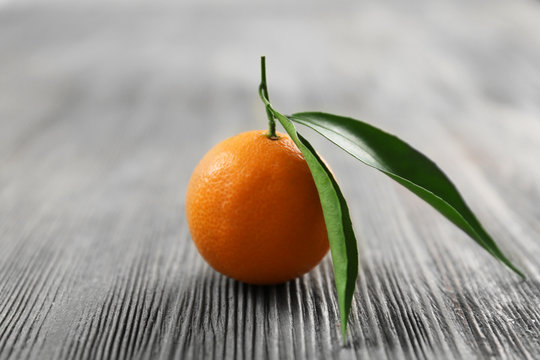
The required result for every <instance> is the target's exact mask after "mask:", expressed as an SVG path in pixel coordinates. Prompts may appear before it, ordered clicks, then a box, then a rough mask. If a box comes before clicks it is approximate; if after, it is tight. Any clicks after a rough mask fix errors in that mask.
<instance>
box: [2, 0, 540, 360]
mask: <svg viewBox="0 0 540 360" xmlns="http://www.w3.org/2000/svg"><path fill="white" fill-rule="evenodd" d="M486 6H487V8H486ZM539 20H540V6H539V5H538V3H534V2H526V1H521V0H520V1H513V2H510V3H509V2H503V1H494V2H490V3H489V4H487V3H486V4H484V3H483V2H481V1H476V2H454V3H448V4H434V3H431V2H424V1H420V0H418V1H414V2H410V4H409V5H408V7H407V8H406V9H404V8H403V7H402V5H400V4H399V2H385V3H380V4H379V3H377V4H339V5H335V4H332V5H329V4H326V3H324V2H309V6H308V4H307V3H306V4H300V3H288V2H284V1H278V2H274V3H273V4H271V5H269V4H267V5H260V4H251V3H249V2H247V1H240V0H239V1H235V2H232V3H228V4H226V5H225V4H219V3H199V2H193V3H183V4H172V3H167V2H162V3H159V4H152V5H150V4H136V3H110V4H107V5H105V4H78V5H74V4H67V3H66V4H62V3H50V4H17V3H8V4H5V5H3V7H2V8H0V249H1V250H0V358H10V359H11V358H13V359H18V358H25V359H74V358H76V359H94V358H115V359H134V358H135V359H145V358H147V359H166V358H212V359H222V358H226V359H251V358H256V359H260V358H269V359H293V358H299V359H301V358H305V359H313V358H325V359H326V358H380V359H383V358H391V359H400V358H407V359H408V358H426V359H431V358H525V359H534V358H539V357H540V282H539V280H540V261H539V259H540V243H539V242H538V238H539V235H540V211H539V208H538V205H537V204H538V202H539V201H540V190H539V189H540V188H539V187H538V184H539V183H540V167H539V166H538V156H537V155H538V154H539V153H540V123H539V122H538V119H539V115H540V106H539V103H538V88H539V84H540V68H539V67H538V66H537V65H536V64H539V63H540V38H539V37H538V35H537V34H538V33H539V31H540V25H538V24H540V21H539ZM261 52H265V53H266V55H267V56H268V62H269V70H268V75H269V76H268V78H269V83H270V93H271V97H272V99H273V101H274V102H275V104H276V107H277V108H279V109H282V110H283V111H284V112H291V110H311V109H320V110H326V111H331V112H337V113H342V114H348V115H352V116H357V117H359V118H362V119H363V120H367V121H370V122H372V123H374V124H375V125H377V126H380V127H383V128H385V129H387V130H389V131H391V132H394V133H397V134H400V137H402V138H403V139H406V140H407V141H409V142H410V143H411V144H413V145H414V146H416V147H417V148H419V149H420V150H422V151H424V152H425V153H427V154H429V155H430V157H432V158H433V159H435V160H436V161H437V163H438V164H440V166H441V167H442V168H443V169H445V171H446V172H447V173H448V174H449V175H450V177H451V178H452V179H454V181H455V183H456V184H457V185H458V188H460V189H461V190H462V192H463V194H464V195H465V198H466V199H467V200H468V202H469V204H470V205H471V207H472V208H473V209H474V210H475V212H477V213H478V215H479V217H480V219H481V220H482V222H483V223H484V224H485V225H486V227H487V228H488V229H489V231H490V232H491V233H493V234H494V237H495V239H496V241H497V242H498V243H500V244H501V247H502V248H503V249H505V250H506V251H507V252H508V253H509V254H510V256H511V258H512V259H513V260H514V261H515V263H516V264H518V265H519V267H520V268H522V269H524V271H525V272H526V273H527V275H528V279H527V280H526V281H521V280H519V279H518V278H517V277H516V276H514V275H513V274H512V273H510V272H509V271H508V270H506V269H505V268H504V267H503V266H501V265H500V264H499V263H497V262H496V261H495V260H493V259H491V258H490V257H489V256H488V255H487V254H486V253H485V251H483V250H482V249H481V248H480V247H478V246H476V245H475V244H474V243H473V242H472V241H471V240H470V239H468V238H467V237H466V236H465V235H464V234H462V233H461V232H460V231H459V230H457V229H455V228H454V227H453V226H452V225H450V224H449V223H447V222H446V221H445V220H444V219H443V218H442V217H441V216H440V215H438V214H437V213H435V211H433V210H432V209H431V208H429V207H428V206H427V205H425V204H423V203H422V202H421V201H420V200H418V199H417V198H415V197H414V196H413V195H411V194H409V193H408V192H407V191H406V190H404V189H403V188H401V187H399V186H398V185H395V184H393V183H392V182H391V180H389V179H387V178H386V177H384V176H383V175H382V174H379V173H376V172H373V171H372V170H371V169H367V168H365V167H362V166H361V165H360V164H358V163H357V162H356V161H355V160H354V159H351V158H348V157H344V156H343V154H342V153H340V152H339V151H338V150H336V149H335V148H334V147H333V146H332V145H331V144H328V143H326V142H323V141H322V140H320V139H319V138H317V137H316V136H314V134H313V133H311V132H309V131H306V130H305V129H302V131H303V133H304V132H305V134H306V135H307V136H308V137H309V138H310V140H311V139H313V143H314V144H315V145H316V147H317V149H318V150H319V151H320V152H321V153H322V154H323V155H324V156H325V158H326V159H327V160H328V162H329V163H330V164H331V166H332V168H333V170H334V172H335V173H336V175H337V177H338V179H339V181H340V184H341V186H342V189H343V191H344V193H345V195H346V196H347V197H348V199H349V205H350V208H351V215H352V218H353V222H354V224H355V229H356V232H357V235H358V238H359V247H360V250H361V251H360V263H361V265H360V266H361V268H360V276H359V279H358V283H357V285H358V288H357V293H356V295H355V298H354V303H353V308H352V314H351V319H350V323H349V329H350V331H349V338H348V342H347V344H346V345H345V346H343V345H342V343H341V338H340V333H341V330H340V328H339V314H338V306H337V302H336V295H335V289H334V287H333V273H332V267H331V262H330V258H329V257H327V258H325V259H324V260H323V262H322V263H321V265H320V266H318V267H317V268H316V269H314V270H313V271H312V272H310V273H309V274H307V275H305V276H304V277H302V278H300V279H297V280H294V281H291V282H289V283H287V284H283V285H279V286H270V287H257V286H250V285H246V284H242V283H239V282H236V281H233V280H231V279H227V278H225V277H223V276H221V275H219V274H217V273H216V272H214V271H213V270H212V269H211V268H209V267H208V266H207V265H206V263H205V262H204V261H203V260H202V259H201V257H200V256H199V255H198V253H197V251H196V249H195V248H194V246H193V244H192V242H191V239H190V236H189V230H188V228H187V226H186V223H185V219H184V209H183V202H184V191H185V187H186V184H187V181H188V179H189V175H190V173H191V170H192V169H193V167H194V166H195V164H196V163H197V161H198V159H200V158H201V156H202V155H203V154H204V153H205V152H206V151H207V150H208V149H209V148H210V147H211V146H212V145H213V144H215V143H216V142H218V141H219V140H221V139H223V138H225V137H228V136H231V135H233V134H235V133H238V132H240V131H243V130H248V129H252V128H261V127H265V126H266V125H265V114H264V110H263V107H262V105H261V104H260V102H259V101H258V99H257V94H256V87H257V84H258V76H259V75H258V63H257V62H258V56H259V55H261ZM510 69H511V70H510Z"/></svg>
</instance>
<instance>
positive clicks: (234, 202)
mask: <svg viewBox="0 0 540 360" xmlns="http://www.w3.org/2000/svg"><path fill="white" fill-rule="evenodd" d="M277 135H278V137H279V139H278V140H271V139H269V138H267V137H266V131H262V130H256V131H248V132H244V133H241V134H238V135H236V136H234V137H231V138H229V139H227V140H224V141H222V142H221V143H219V144H217V145H216V146H215V147H214V148H212V149H211V150H210V151H209V152H208V153H207V154H206V155H205V156H204V157H203V158H202V160H201V161H200V162H199V164H198V165H197V167H196V168H195V170H194V171H193V174H192V176H191V179H190V181H189V185H188V188H187V194H186V215H187V221H188V225H189V229H190V232H191V236H192V239H193V242H194V243H195V246H196V247H197V249H198V250H199V252H200V254H201V255H202V256H203V258H204V259H205V260H206V261H207V262H208V263H209V264H210V265H211V266H212V267H213V268H214V269H215V270H217V271H219V272H220V273H222V274H224V275H227V276H229V277H231V278H233V279H236V280H239V281H243V282H246V283H251V284H278V283H283V282H286V281H289V280H292V279H294V278H296V277H298V276H300V275H302V274H304V273H306V272H308V271H309V270H311V269H312V268H313V267H314V266H316V265H317V264H318V263H319V262H320V261H321V259H322V258H323V257H324V256H325V254H326V253H327V252H328V249H329V246H328V236H327V233H326V225H325V222H324V217H323V213H322V209H321V204H320V201H319V195H318V193H317V189H316V187H315V183H314V181H313V178H312V176H311V173H310V171H309V168H308V165H307V163H306V161H305V160H304V157H303V156H302V153H301V152H300V150H298V148H297V147H296V145H295V144H294V143H293V142H292V140H291V139H290V138H289V137H288V136H287V135H285V134H281V133H277Z"/></svg>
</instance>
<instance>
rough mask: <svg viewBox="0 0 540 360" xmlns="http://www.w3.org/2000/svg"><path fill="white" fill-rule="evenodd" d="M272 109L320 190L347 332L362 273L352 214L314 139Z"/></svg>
mask: <svg viewBox="0 0 540 360" xmlns="http://www.w3.org/2000/svg"><path fill="white" fill-rule="evenodd" d="M267 109H270V110H271V111H272V113H273V114H274V116H275V117H276V118H277V119H278V120H279V122H280V123H281V125H282V126H283V127H284V128H285V131H287V133H288V134H289V136H290V137H291V139H292V140H293V142H294V143H295V144H296V146H297V147H298V149H300V151H301V152H302V154H303V155H304V158H305V159H306V162H307V164H308V166H309V169H310V170H311V174H312V175H313V180H314V181H315V185H316V186H317V191H318V192H319V198H320V201H321V206H322V210H323V214H324V221H325V223H326V229H327V231H328V241H329V243H330V250H331V253H332V263H333V266H334V275H335V281H336V288H337V295H338V303H339V312H340V317H341V330H342V334H343V338H345V336H346V331H347V319H348V317H349V312H350V311H351V303H352V297H353V293H354V287H355V285H356V277H357V276H358V250H357V248H356V238H355V237H354V231H353V228H352V223H351V219H350V217H349V209H348V207H347V203H346V201H345V198H344V197H343V194H342V193H341V190H340V189H339V186H338V184H337V182H336V180H335V179H334V176H333V175H332V173H331V172H330V171H329V170H328V168H327V167H326V165H325V164H324V162H323V161H321V159H320V158H319V156H318V155H317V152H316V151H315V150H314V149H313V147H312V146H311V145H310V143H309V142H308V141H307V140H306V139H304V138H303V137H302V136H301V135H300V134H298V133H297V132H296V129H295V128H294V125H293V124H292V122H291V121H290V120H289V119H287V118H286V117H285V116H284V115H282V114H280V113H279V112H277V111H275V110H274V109H272V108H271V107H269V106H268V107H267Z"/></svg>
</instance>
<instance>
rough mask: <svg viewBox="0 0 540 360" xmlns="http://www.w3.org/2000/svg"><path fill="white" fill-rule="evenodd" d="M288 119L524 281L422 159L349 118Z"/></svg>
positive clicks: (322, 115) (450, 188) (307, 115)
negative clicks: (430, 210)
mask: <svg viewBox="0 0 540 360" xmlns="http://www.w3.org/2000/svg"><path fill="white" fill-rule="evenodd" d="M289 118H290V120H292V121H294V122H297V123H299V124H302V125H305V126H308V127H310V128H312V129H313V130H315V131H317V132H318V133H320V134H321V135H323V136H324V137H326V138H328V139H329V140H330V141H332V142H333V143H335V144H336V145H337V146H339V147H341V148H342V149H343V150H345V151H346V152H348V153H349V154H351V155H352V156H354V157H355V158H357V159H358V160H360V161H362V162H363V163H365V164H366V165H369V166H371V167H374V168H375V169H378V170H380V171H382V172H383V173H385V174H386V175H388V176H389V177H391V178H392V179H394V180H395V181H397V182H398V183H400V184H401V185H403V186H405V187H406V188H407V189H409V190H411V191H412V192H413V193H415V194H416V195H418V196H419V197H420V198H422V199H423V200H425V201H426V202H427V203H428V204H430V205H431V206H433V207H434V208H435V209H436V210H437V211H439V212H440V213H441V214H443V215H444V216H445V217H446V218H447V219H448V220H450V221H451V222H453V223H454V224H455V225H456V226H457V227H459V228H460V229H462V230H463V231H465V233H467V234H468V235H469V236H470V237H471V238H472V239H473V240H475V241H476V242H477V243H478V244H480V246H482V247H483V248H484V249H486V250H487V251H488V252H489V253H490V254H491V255H493V256H494V257H495V258H497V259H499V260H500V261H502V262H503V263H504V264H506V265H507V266H508V267H509V268H510V269H512V270H514V271H515V272H516V273H517V274H518V275H520V276H521V277H523V278H524V275H523V274H522V273H521V272H520V271H519V270H518V269H517V268H516V267H515V266H514V265H513V264H512V263H511V262H510V260H508V258H507V257H506V256H505V255H504V254H503V253H502V252H501V250H500V249H499V248H498V247H497V245H496V244H495V241H493V239H492V238H491V236H489V234H488V233H487V232H486V230H484V228H483V227H482V225H481V224H480V222H479V221H478V219H477V218H476V216H475V215H474V214H473V212H472V211H471V210H470V209H469V207H468V206H467V204H466V203H465V201H464V200H463V198H462V197H461V195H460V194H459V192H458V191H457V189H456V187H455V186H454V184H452V182H451V181H450V180H449V179H448V177H447V176H446V175H445V174H444V173H443V172H442V171H441V170H440V169H439V167H438V166H437V165H436V164H435V163H434V162H432V161H431V160H430V159H428V158H427V157H426V156H425V155H423V154H422V153H420V152H419V151H417V150H415V149H414V148H412V147H411V146H410V145H408V144H407V143H405V142H404V141H402V140H400V139H398V138H397V137H395V136H394V135H391V134H388V133H386V132H384V131H382V130H380V129H378V128H376V127H374V126H371V125H369V124H366V123H364V122H361V121H358V120H355V119H352V118H348V117H342V116H337V115H333V114H325V113H320V112H303V113H297V114H293V115H291V116H289Z"/></svg>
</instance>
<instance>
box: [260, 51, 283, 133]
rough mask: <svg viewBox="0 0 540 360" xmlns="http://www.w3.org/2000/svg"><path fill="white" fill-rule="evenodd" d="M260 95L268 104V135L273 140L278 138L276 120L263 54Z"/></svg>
mask: <svg viewBox="0 0 540 360" xmlns="http://www.w3.org/2000/svg"><path fill="white" fill-rule="evenodd" d="M259 96H260V97H261V100H262V101H263V102H264V104H265V105H266V116H267V117H268V133H267V134H266V137H267V138H269V139H271V140H276V139H278V136H277V135H276V122H275V120H274V114H273V113H272V110H271V109H272V107H271V106H270V97H269V96H268V88H267V87H266V58H265V57H264V56H261V84H260V85H259Z"/></svg>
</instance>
